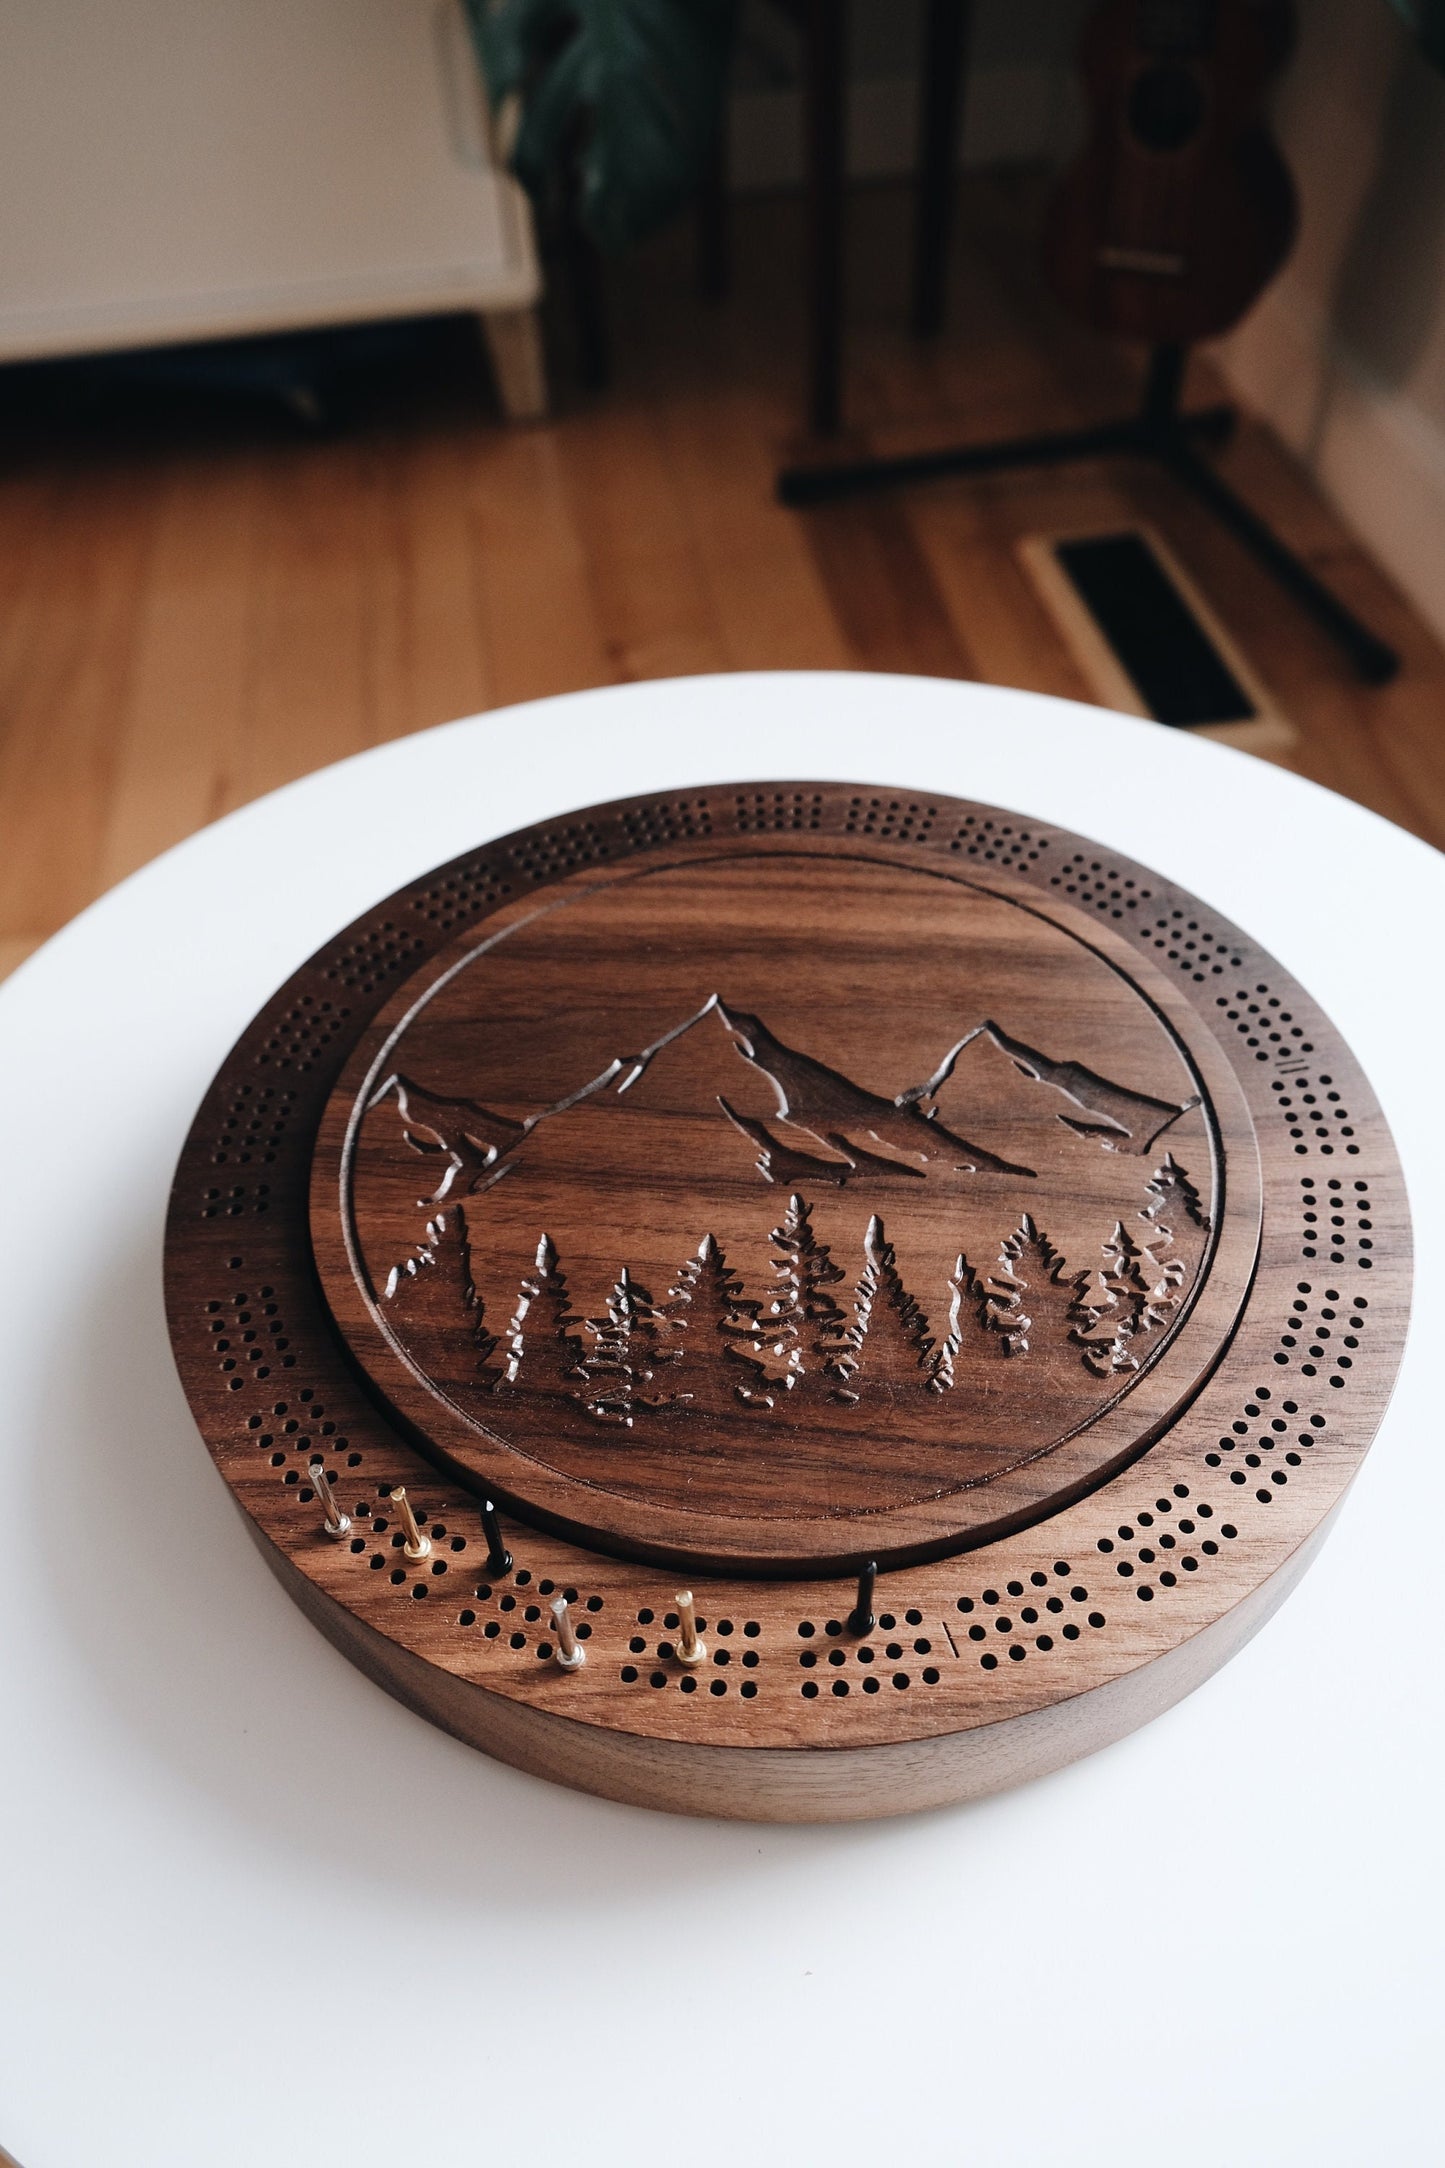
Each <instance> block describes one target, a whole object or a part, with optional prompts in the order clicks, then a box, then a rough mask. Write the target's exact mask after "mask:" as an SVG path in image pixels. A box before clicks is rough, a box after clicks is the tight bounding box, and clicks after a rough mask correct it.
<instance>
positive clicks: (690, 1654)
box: [672, 1588, 707, 1664]
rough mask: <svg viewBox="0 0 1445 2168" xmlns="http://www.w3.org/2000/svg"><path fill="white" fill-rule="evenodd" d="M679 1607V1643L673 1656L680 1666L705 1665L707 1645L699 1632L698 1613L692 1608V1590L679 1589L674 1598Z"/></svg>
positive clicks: (674, 1649) (676, 1644)
mask: <svg viewBox="0 0 1445 2168" xmlns="http://www.w3.org/2000/svg"><path fill="white" fill-rule="evenodd" d="M672 1600H673V1602H674V1603H675V1604H676V1605H677V1641H676V1643H675V1645H674V1648H673V1654H674V1655H675V1656H676V1658H677V1660H678V1662H679V1663H680V1664H705V1663H706V1662H707V1643H706V1642H705V1641H704V1640H703V1638H702V1636H701V1634H700V1633H699V1632H698V1630H697V1613H696V1612H695V1611H694V1610H693V1607H692V1590H691V1589H690V1588H683V1589H679V1590H678V1592H677V1594H676V1595H675V1596H674V1597H673V1599H672Z"/></svg>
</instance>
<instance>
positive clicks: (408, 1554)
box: [391, 1490, 431, 1559]
mask: <svg viewBox="0 0 1445 2168" xmlns="http://www.w3.org/2000/svg"><path fill="white" fill-rule="evenodd" d="M391 1502H392V1504H393V1505H394V1506H395V1507H396V1514H397V1519H398V1520H399V1521H400V1522H401V1525H402V1532H403V1534H404V1535H405V1537H406V1541H405V1542H404V1543H403V1544H402V1547H401V1555H402V1557H403V1558H413V1559H415V1558H430V1557H431V1537H430V1536H429V1535H427V1533H426V1532H425V1530H424V1529H423V1527H422V1525H421V1523H420V1521H419V1520H418V1519H417V1517H416V1515H415V1514H414V1513H413V1512H412V1509H411V1500H410V1499H409V1498H408V1497H407V1495H406V1492H405V1491H404V1490H394V1491H393V1492H392V1494H391Z"/></svg>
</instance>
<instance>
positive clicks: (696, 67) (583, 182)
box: [468, 0, 735, 249]
mask: <svg viewBox="0 0 1445 2168" xmlns="http://www.w3.org/2000/svg"><path fill="white" fill-rule="evenodd" d="M468 9H469V14H470V17H471V22H472V26H473V30H474V33H475V36H476V40H477V46H478V50H479V52H480V54H481V59H482V66H483V70H484V72H485V74H486V77H487V82H488V86H489V89H490V91H491V95H492V97H493V98H494V99H496V100H500V99H502V98H504V97H506V96H508V95H510V94H511V93H512V92H514V91H516V92H520V94H521V98H522V121H521V127H520V129H519V130H518V134H517V140H516V145H515V148H514V151H513V154H512V165H513V168H514V170H515V172H516V174H517V176H518V178H519V179H520V180H521V181H522V182H523V184H524V185H525V186H526V187H527V188H528V189H529V190H530V191H531V192H532V194H533V195H535V196H540V195H542V194H543V193H544V192H545V190H546V189H547V187H548V186H549V184H550V182H551V181H552V180H553V179H554V178H555V176H556V175H557V173H558V172H559V170H560V169H561V168H562V167H563V165H564V163H565V162H566V161H567V160H569V159H572V158H575V159H576V161H577V166H578V171H579V174H580V203H579V212H580V216H581V219H582V222H583V224H584V225H585V227H586V228H587V230H588V232H589V233H590V234H591V235H592V237H593V239H594V240H595V241H597V242H598V244H599V245H600V246H601V247H603V248H607V249H620V248H625V247H626V246H627V245H628V244H629V243H630V242H633V241H637V240H640V239H641V238H642V237H643V236H644V235H646V234H648V233H651V232H653V231H654V230H655V229H656V228H657V227H659V226H661V225H663V224H665V222H666V221H667V220H668V219H669V218H670V217H671V216H672V215H673V214H674V213H675V212H676V211H677V210H678V209H679V208H680V207H681V206H682V205H683V203H685V202H686V200H687V198H688V197H689V196H690V195H691V194H692V193H693V191H694V190H695V189H696V187H697V185H698V183H699V181H700V179H701V178H702V174H703V172H704V170H705V167H706V163H707V160H708V157H709V154H710V152H711V150H712V147H713V144H714V142H715V141H716V138H717V132H718V129H719V128H720V126H721V124H722V112H723V100H724V97H725V94H726V90H727V75H728V60H729V55H730V53H731V48H732V35H733V24H734V14H735V8H734V0H468Z"/></svg>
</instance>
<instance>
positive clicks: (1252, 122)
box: [1044, 0, 1297, 344]
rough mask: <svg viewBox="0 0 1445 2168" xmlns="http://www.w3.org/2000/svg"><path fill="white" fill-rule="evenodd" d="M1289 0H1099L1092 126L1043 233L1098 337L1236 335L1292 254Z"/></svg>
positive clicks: (1067, 294)
mask: <svg viewBox="0 0 1445 2168" xmlns="http://www.w3.org/2000/svg"><path fill="white" fill-rule="evenodd" d="M1293 37H1294V15H1293V10H1292V8H1291V6H1290V5H1289V0H1104V4H1103V5H1102V6H1101V7H1100V8H1099V9H1098V10H1097V11H1096V12H1095V14H1094V15H1093V16H1092V17H1091V18H1090V20H1089V23H1088V25H1087V27H1086V29H1085V33H1084V39H1083V45H1082V48H1081V53H1080V63H1081V71H1082V75H1083V79H1084V85H1085V89H1086V93H1087V97H1088V101H1089V108H1090V113H1091V127H1090V131H1089V136H1088V140H1087V142H1086V144H1085V146H1084V149H1083V151H1082V153H1081V155H1080V156H1079V158H1078V159H1077V160H1076V161H1075V163H1074V164H1073V165H1072V166H1071V167H1070V168H1069V170H1068V171H1067V172H1066V174H1065V175H1064V177H1063V179H1062V180H1061V182H1060V184H1059V186H1058V189H1057V191H1056V193H1055V196H1054V199H1053V203H1052V205H1051V208H1050V212H1049V216H1048V220H1047V225H1046V229H1045V239H1044V265H1045V271H1046V274H1047V276H1048V278H1049V280H1050V283H1051V284H1052V285H1053V287H1054V289H1055V291H1056V292H1057V293H1058V295H1059V297H1060V299H1061V300H1062V301H1063V302H1064V303H1065V304H1066V306H1067V307H1069V308H1070V309H1072V310H1073V311H1074V313H1075V314H1077V315H1079V316H1081V317H1083V318H1084V320H1085V321H1086V322H1088V323H1090V324H1092V325H1094V326H1095V327H1096V328H1097V329H1098V330H1100V331H1106V332H1111V333H1113V334H1115V335H1116V336H1120V337H1124V338H1137V339H1147V340H1151V341H1158V342H1169V343H1174V342H1178V343H1182V344H1190V343H1192V342H1193V341H1194V340H1196V339H1203V338H1211V337H1214V336H1215V335H1217V334H1218V333H1219V332H1222V331H1227V330H1228V329H1229V327H1230V325H1231V324H1234V323H1236V322H1237V321H1238V320H1239V318H1240V317H1241V316H1242V315H1243V314H1244V312H1245V310H1246V309H1247V308H1248V307H1249V306H1250V304H1251V303H1252V302H1253V301H1254V300H1255V299H1256V298H1257V297H1258V295H1259V294H1260V293H1261V292H1262V290H1263V289H1264V287H1265V286H1266V285H1267V284H1268V283H1269V281H1270V279H1271V278H1272V277H1273V276H1274V274H1275V272H1276V271H1277V270H1278V269H1279V267H1280V265H1281V264H1282V263H1283V262H1284V259H1285V257H1286V256H1287V255H1288V253H1289V250H1290V246H1291V244H1292V242H1293V240H1294V236H1295V230H1296V225H1297V211H1296V204H1295V192H1294V185H1293V183H1292V181H1291V179H1290V176H1289V172H1288V170H1287V168H1286V166H1285V164H1284V161H1283V159H1282V158H1281V156H1280V154H1279V151H1278V149H1277V147H1276V145H1275V143H1274V141H1273V139H1272V137H1271V136H1270V133H1269V126H1268V121H1267V118H1266V114H1265V101H1266V98H1267V95H1268V93H1269V90H1270V88H1271V86H1272V84H1273V83H1274V81H1275V79H1276V77H1277V76H1278V75H1279V73H1280V70H1281V69H1282V68H1283V66H1284V64H1285V61H1286V60H1287V59H1288V57H1289V52H1290V48H1291V46H1292V43H1293Z"/></svg>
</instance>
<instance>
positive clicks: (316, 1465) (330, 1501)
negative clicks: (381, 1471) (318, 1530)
mask: <svg viewBox="0 0 1445 2168" xmlns="http://www.w3.org/2000/svg"><path fill="white" fill-rule="evenodd" d="M310 1476H311V1488H312V1489H313V1490H314V1491H315V1493H316V1495H317V1497H318V1498H319V1499H320V1500H321V1506H322V1510H323V1512H324V1513H325V1515H326V1518H325V1519H324V1520H323V1521H322V1523H321V1526H322V1528H323V1529H324V1530H325V1532H326V1534H327V1535H328V1536H332V1537H335V1538H337V1539H339V1538H340V1537H342V1536H349V1535H350V1534H351V1515H350V1514H349V1513H343V1512H342V1510H341V1508H340V1506H339V1505H338V1504H337V1503H336V1493H335V1491H334V1490H333V1489H332V1488H331V1478H330V1476H329V1475H328V1474H327V1473H326V1470H325V1469H324V1468H323V1467H322V1465H321V1463H320V1461H319V1460H313V1461H312V1463H311V1468H310Z"/></svg>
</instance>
